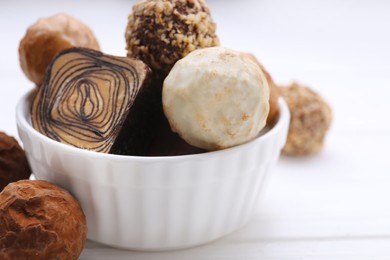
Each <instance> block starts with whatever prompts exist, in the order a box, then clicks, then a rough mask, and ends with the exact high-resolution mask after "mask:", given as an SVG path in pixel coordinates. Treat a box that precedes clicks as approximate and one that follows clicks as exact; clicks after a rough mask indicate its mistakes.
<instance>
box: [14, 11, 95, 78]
mask: <svg viewBox="0 0 390 260" xmlns="http://www.w3.org/2000/svg"><path fill="white" fill-rule="evenodd" d="M70 47H85V48H91V49H95V50H99V44H98V42H97V40H96V38H95V36H94V35H93V33H92V31H91V29H90V28H89V27H88V26H87V25H85V24H84V23H82V22H81V21H79V20H77V19H76V18H74V17H72V16H70V15H67V14H64V13H59V14H56V15H53V16H50V17H45V18H41V19H39V20H38V21H37V22H36V23H34V24H33V25H31V26H30V27H29V28H28V29H27V32H26V34H25V35H24V37H23V39H22V40H21V41H20V44H19V61H20V66H21V67H22V70H23V72H24V73H25V74H26V76H27V78H28V79H30V80H31V81H32V82H34V83H35V84H36V85H37V86H40V85H41V84H42V81H43V78H44V75H45V72H46V68H47V67H48V65H49V63H50V62H51V60H52V59H53V58H54V56H55V55H56V54H57V53H59V52H60V51H61V50H64V49H67V48H70Z"/></svg>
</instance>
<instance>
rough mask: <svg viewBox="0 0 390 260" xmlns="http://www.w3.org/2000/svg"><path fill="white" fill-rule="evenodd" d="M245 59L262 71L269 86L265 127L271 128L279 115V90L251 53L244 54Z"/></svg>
mask: <svg viewBox="0 0 390 260" xmlns="http://www.w3.org/2000/svg"><path fill="white" fill-rule="evenodd" d="M244 55H246V56H247V57H249V58H250V59H251V60H253V61H254V62H255V63H256V64H257V65H258V66H259V67H260V69H261V70H262V71H263V73H264V76H265V78H266V80H267V82H268V86H269V113H268V117H267V125H269V126H272V125H274V124H275V122H276V119H277V118H278V115H279V106H278V99H279V96H280V93H279V88H278V86H277V85H276V84H275V82H274V80H273V79H272V77H271V74H269V72H268V71H267V70H266V69H265V67H264V66H263V65H262V64H261V63H260V62H259V60H258V59H257V58H256V56H254V55H253V54H251V53H244Z"/></svg>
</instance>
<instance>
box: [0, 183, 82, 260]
mask: <svg viewBox="0 0 390 260" xmlns="http://www.w3.org/2000/svg"><path fill="white" fill-rule="evenodd" d="M0 223H1V225H0V259H75V260H76V259H78V257H79V255H80V253H81V251H82V250H83V248H84V244H85V240H86V233H87V226H86V219H85V216H84V213H83V211H82V209H81V207H80V206H79V204H78V202H77V201H76V200H75V199H74V198H73V197H72V196H71V195H70V194H69V193H68V192H67V191H65V190H63V189H61V188H59V187H58V186H56V185H54V184H51V183H49V182H47V181H40V180H22V181H18V182H14V183H11V184H9V185H8V186H7V187H5V189H4V190H3V191H2V192H1V193H0Z"/></svg>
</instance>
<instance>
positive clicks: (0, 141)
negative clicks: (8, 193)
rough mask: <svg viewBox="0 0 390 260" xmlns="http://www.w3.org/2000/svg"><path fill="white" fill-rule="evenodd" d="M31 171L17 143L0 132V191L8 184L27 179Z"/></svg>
mask: <svg viewBox="0 0 390 260" xmlns="http://www.w3.org/2000/svg"><path fill="white" fill-rule="evenodd" d="M30 175H31V169H30V166H29V164H28V161H27V158H26V154H25V152H24V150H23V149H22V147H20V145H19V143H18V141H16V139H15V138H13V137H12V136H9V135H7V134H6V133H3V132H0V191H1V190H2V189H4V187H5V186H7V185H8V184H9V183H11V182H14V181H18V180H22V179H28V178H29V177H30Z"/></svg>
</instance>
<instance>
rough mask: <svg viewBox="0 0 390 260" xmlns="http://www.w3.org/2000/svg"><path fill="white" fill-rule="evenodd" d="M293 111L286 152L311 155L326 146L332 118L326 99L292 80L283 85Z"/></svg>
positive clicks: (286, 153)
mask: <svg viewBox="0 0 390 260" xmlns="http://www.w3.org/2000/svg"><path fill="white" fill-rule="evenodd" d="M280 92H281V95H282V96H283V97H284V99H285V100H286V102H287V105H288V107H289V109H290V113H291V121H290V127H289V131H288V135H287V142H286V144H285V146H284V148H283V149H282V154H284V155H308V154H312V153H315V152H317V151H319V150H321V148H322V147H323V144H324V139H325V136H326V133H327V131H328V129H329V127H330V124H331V121H332V110H331V108H330V106H329V105H328V104H327V103H326V101H325V100H324V99H323V98H322V97H321V96H320V95H319V94H318V93H316V92H314V91H313V90H311V89H310V88H309V87H306V86H302V85H299V84H297V83H292V84H291V85H290V86H288V87H280Z"/></svg>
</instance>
